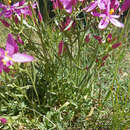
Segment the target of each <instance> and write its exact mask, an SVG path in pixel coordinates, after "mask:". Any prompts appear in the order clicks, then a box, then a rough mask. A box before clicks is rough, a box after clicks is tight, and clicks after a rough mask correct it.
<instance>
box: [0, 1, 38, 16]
mask: <svg viewBox="0 0 130 130" xmlns="http://www.w3.org/2000/svg"><path fill="white" fill-rule="evenodd" d="M35 6H36V4H34V5H33V8H35ZM0 9H2V11H1V12H0V16H4V17H6V18H10V17H12V15H13V14H17V15H19V16H21V14H23V15H24V16H26V15H32V12H31V10H30V8H29V6H28V5H27V4H26V3H25V0H22V1H20V2H17V3H15V4H13V5H4V4H2V3H0Z"/></svg>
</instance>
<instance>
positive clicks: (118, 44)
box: [112, 42, 121, 49]
mask: <svg viewBox="0 0 130 130" xmlns="http://www.w3.org/2000/svg"><path fill="white" fill-rule="evenodd" d="M119 46H121V42H119V43H115V44H113V45H112V48H113V49H115V48H117V47H119Z"/></svg>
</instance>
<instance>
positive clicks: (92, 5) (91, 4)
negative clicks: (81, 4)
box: [83, 1, 98, 12]
mask: <svg viewBox="0 0 130 130" xmlns="http://www.w3.org/2000/svg"><path fill="white" fill-rule="evenodd" d="M97 5H98V2H97V1H95V2H91V3H90V5H89V6H87V7H85V8H83V10H85V11H86V12H90V11H92V10H93V9H94V8H96V6H97Z"/></svg>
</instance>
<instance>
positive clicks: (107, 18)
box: [98, 1, 124, 29]
mask: <svg viewBox="0 0 130 130" xmlns="http://www.w3.org/2000/svg"><path fill="white" fill-rule="evenodd" d="M113 11H114V9H113V8H112V9H110V1H108V4H107V8H106V10H105V13H104V14H100V15H99V17H102V20H101V21H100V23H99V25H98V28H99V29H104V28H106V27H107V25H108V24H109V22H111V23H112V24H114V25H115V26H117V27H124V24H122V23H120V22H119V21H118V20H116V18H119V17H120V16H119V15H113Z"/></svg>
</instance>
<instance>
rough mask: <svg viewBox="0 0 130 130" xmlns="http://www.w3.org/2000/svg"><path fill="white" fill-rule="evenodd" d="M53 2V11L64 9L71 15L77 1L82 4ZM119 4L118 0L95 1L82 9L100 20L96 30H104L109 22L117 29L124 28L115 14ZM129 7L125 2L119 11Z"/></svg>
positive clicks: (61, 0) (62, 0) (59, 0)
mask: <svg viewBox="0 0 130 130" xmlns="http://www.w3.org/2000/svg"><path fill="white" fill-rule="evenodd" d="M51 1H52V2H53V7H54V9H56V8H59V9H65V11H66V12H68V13H70V14H71V13H72V11H73V9H74V8H75V6H76V5H77V3H78V1H80V2H84V0H51ZM119 5H120V2H119V1H118V0H95V1H94V2H91V3H90V5H88V6H86V7H85V8H83V11H85V12H91V14H92V15H93V16H97V17H99V18H102V19H101V21H100V23H99V25H98V28H99V29H104V28H106V27H107V26H108V24H109V23H110V22H111V23H112V24H113V25H115V26H117V27H121V28H122V27H124V24H122V23H120V22H119V21H118V20H117V19H118V18H119V17H120V15H117V14H116V12H119V10H118V9H119ZM129 7H130V1H129V0H125V2H124V3H123V5H122V7H121V11H124V10H126V9H128V8H129Z"/></svg>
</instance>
